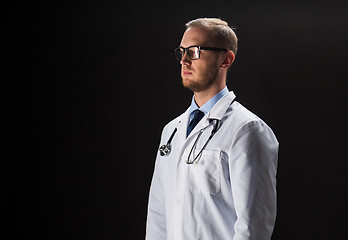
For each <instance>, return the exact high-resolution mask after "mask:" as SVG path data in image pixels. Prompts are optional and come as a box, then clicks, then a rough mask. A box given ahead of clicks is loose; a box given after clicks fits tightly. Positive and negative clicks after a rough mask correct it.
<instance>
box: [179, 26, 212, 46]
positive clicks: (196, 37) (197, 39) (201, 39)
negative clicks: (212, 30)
mask: <svg viewBox="0 0 348 240" xmlns="http://www.w3.org/2000/svg"><path fill="white" fill-rule="evenodd" d="M210 43H211V41H210V38H209V30H207V29H204V28H198V27H192V28H188V29H187V30H186V31H185V32H184V35H183V36H182V39H181V43H180V46H182V47H189V46H193V45H197V46H203V45H206V46H209V45H210Z"/></svg>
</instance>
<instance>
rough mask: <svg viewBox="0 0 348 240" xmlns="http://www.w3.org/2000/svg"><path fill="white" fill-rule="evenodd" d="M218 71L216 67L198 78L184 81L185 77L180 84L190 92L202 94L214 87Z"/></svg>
mask: <svg viewBox="0 0 348 240" xmlns="http://www.w3.org/2000/svg"><path fill="white" fill-rule="evenodd" d="M218 71H219V69H218V68H217V67H212V68H210V69H209V70H207V71H205V72H204V73H202V74H200V75H199V76H196V77H195V78H194V79H185V77H183V78H182V84H183V86H184V87H185V88H188V89H190V90H191V91H192V92H202V91H204V90H207V89H209V88H210V87H211V86H212V85H214V83H215V82H216V81H217V76H218Z"/></svg>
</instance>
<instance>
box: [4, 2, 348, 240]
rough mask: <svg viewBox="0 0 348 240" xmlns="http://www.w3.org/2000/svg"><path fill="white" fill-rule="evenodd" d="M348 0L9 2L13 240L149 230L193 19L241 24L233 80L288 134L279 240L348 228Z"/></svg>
mask: <svg viewBox="0 0 348 240" xmlns="http://www.w3.org/2000/svg"><path fill="white" fill-rule="evenodd" d="M347 6H348V4H347V2H346V1H341V2H339V1H305V0H303V1H297V2H296V1H291V2H284V1H268V2H267V1H238V2H237V1H186V2H180V1H172V2H165V1H163V2H148V1H142V2H140V3H139V2H134V1H128V2H122V1H109V2H106V1H95V2H92V1H45V2H41V3H38V2H37V3H32V2H30V3H29V2H26V3H20V2H12V3H10V4H8V5H7V6H6V8H5V9H6V10H5V13H4V15H3V16H4V21H3V33H4V37H3V40H2V48H3V53H4V54H3V59H4V62H5V63H4V64H3V69H4V74H3V77H2V82H3V84H2V86H3V88H2V92H3V94H2V103H3V104H2V106H3V111H2V112H3V114H2V116H3V119H4V120H5V121H4V122H5V123H3V131H4V133H6V134H5V135H3V136H4V140H5V143H4V145H3V146H4V148H5V155H6V156H5V157H4V159H5V161H4V163H3V164H2V165H3V167H1V171H2V174H1V176H2V179H1V184H2V189H3V192H4V194H1V195H2V197H1V199H2V201H3V203H2V204H1V209H2V210H1V211H2V212H5V213H6V214H1V215H2V217H1V218H2V223H1V227H2V228H4V230H7V232H8V233H9V234H10V235H8V236H9V238H8V239H14V238H16V239H27V238H28V237H31V236H34V237H35V238H36V239H143V238H144V234H145V221H146V208H147V196H148V190H149V186H150V181H151V177H152V171H153V166H154V160H155V155H156V149H157V147H158V144H159V138H160V134H161V129H162V128H163V126H164V125H165V124H166V123H167V122H168V121H170V120H171V119H173V118H174V117H176V116H177V115H179V114H180V113H181V112H183V111H184V110H186V108H187V107H188V106H189V104H190V101H191V97H192V94H191V92H189V91H188V90H186V89H184V88H183V87H182V86H181V79H180V72H179V71H180V67H179V64H178V62H177V61H176V60H175V58H174V55H173V49H174V48H175V47H176V46H177V45H178V44H179V43H180V40H181V36H182V33H183V31H184V30H185V28H184V24H185V23H186V22H187V21H189V20H191V19H194V18H197V17H220V18H222V19H224V20H226V21H228V22H229V23H230V25H233V26H234V27H235V28H236V33H237V35H238V37H239V51H238V55H237V60H236V62H235V63H234V64H233V66H232V70H231V72H230V75H229V76H228V87H229V89H230V90H233V91H234V92H235V93H236V95H237V97H238V100H239V102H241V103H242V104H243V105H245V106H246V107H247V108H249V109H250V110H251V111H253V112H254V113H256V114H257V115H258V116H260V117H261V118H262V119H263V120H265V121H266V122H267V123H268V124H269V125H270V126H271V127H272V129H273V130H274V132H275V134H276V136H277V138H278V140H279V142H280V153H279V168H278V177H277V178H278V217H277V223H276V227H275V230H274V234H273V237H272V239H273V240H275V239H281V240H286V239H291V240H293V239H340V237H339V236H341V235H343V234H344V233H345V232H346V229H345V228H346V226H347V202H348V201H347V200H348V199H347V194H346V193H347V191H346V188H347V140H346V139H347V137H346V136H347V121H346V119H347V117H346V116H347V100H346V98H347V93H348V92H347V91H348V89H347V70H346V65H347V62H348V61H347V60H348V59H347V52H348V51H347V50H348V48H347V43H348V31H347V29H348V14H347Z"/></svg>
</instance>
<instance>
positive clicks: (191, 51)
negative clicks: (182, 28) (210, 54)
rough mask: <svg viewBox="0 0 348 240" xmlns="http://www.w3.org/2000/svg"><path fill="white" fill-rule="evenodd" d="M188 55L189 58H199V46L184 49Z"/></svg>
mask: <svg viewBox="0 0 348 240" xmlns="http://www.w3.org/2000/svg"><path fill="white" fill-rule="evenodd" d="M186 52H187V54H188V57H189V58H190V59H191V60H197V59H198V58H199V48H198V47H190V48H188V49H187V50H186Z"/></svg>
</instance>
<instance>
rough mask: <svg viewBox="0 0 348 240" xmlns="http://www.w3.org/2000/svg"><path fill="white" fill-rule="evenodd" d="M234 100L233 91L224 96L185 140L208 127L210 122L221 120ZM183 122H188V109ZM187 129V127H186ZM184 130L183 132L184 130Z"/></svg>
mask: <svg viewBox="0 0 348 240" xmlns="http://www.w3.org/2000/svg"><path fill="white" fill-rule="evenodd" d="M235 98H236V95H235V94H234V93H233V91H231V92H229V93H228V94H226V95H225V96H223V97H222V98H221V99H220V100H219V101H218V102H217V103H216V104H215V105H214V107H213V108H212V109H211V110H210V112H209V113H208V114H207V115H205V116H204V117H203V118H202V120H201V121H200V122H199V123H198V124H197V126H196V127H195V128H194V129H193V130H192V132H191V133H190V134H189V136H188V137H187V139H189V138H190V136H193V135H194V134H196V133H197V132H198V131H200V130H201V129H203V128H206V127H207V126H209V124H210V123H211V121H212V120H221V119H222V118H223V116H224V115H225V113H226V111H227V109H228V107H229V106H230V105H231V103H232V101H233V100H234V99H235ZM184 116H185V117H184V119H183V121H188V117H189V109H187V111H186V114H184ZM186 128H187V125H186ZM186 128H185V130H186Z"/></svg>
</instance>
